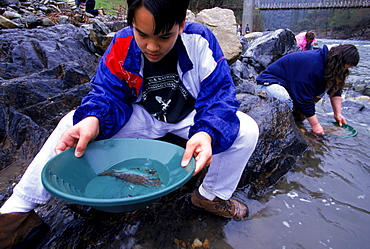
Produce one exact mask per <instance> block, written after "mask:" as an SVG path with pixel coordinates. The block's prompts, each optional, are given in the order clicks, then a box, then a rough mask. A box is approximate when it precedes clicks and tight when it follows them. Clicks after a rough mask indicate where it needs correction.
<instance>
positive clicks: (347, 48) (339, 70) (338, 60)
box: [326, 44, 360, 94]
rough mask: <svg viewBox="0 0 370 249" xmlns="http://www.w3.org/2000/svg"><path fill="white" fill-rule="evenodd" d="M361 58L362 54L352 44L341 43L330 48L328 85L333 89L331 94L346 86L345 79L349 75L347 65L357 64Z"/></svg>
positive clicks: (327, 70) (327, 69) (327, 71)
mask: <svg viewBox="0 0 370 249" xmlns="http://www.w3.org/2000/svg"><path fill="white" fill-rule="evenodd" d="M359 60H360V54H359V53H358V50H357V48H356V46H354V45H352V44H344V45H339V46H336V47H332V48H331V49H330V51H329V56H328V64H327V67H326V82H327V83H326V84H327V85H326V86H327V87H329V88H331V89H332V91H331V94H334V93H335V92H336V91H337V90H339V89H340V88H342V87H343V86H344V83H345V82H344V81H345V79H346V78H347V76H348V75H349V70H348V69H346V68H345V65H350V66H357V64H358V62H359Z"/></svg>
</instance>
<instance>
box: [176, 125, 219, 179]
mask: <svg viewBox="0 0 370 249" xmlns="http://www.w3.org/2000/svg"><path fill="white" fill-rule="evenodd" d="M211 142H212V138H211V136H210V135H208V133H207V132H204V131H201V132H198V133H196V134H194V135H193V136H192V137H191V138H190V139H189V140H188V142H187V143H186V148H185V152H184V156H183V157H182V161H181V166H182V167H186V166H187V165H188V164H189V162H190V160H191V158H192V156H194V158H195V172H194V174H193V175H196V174H197V173H198V172H199V171H201V170H202V169H203V168H204V167H205V166H208V165H209V164H210V163H211V162H212V144H211Z"/></svg>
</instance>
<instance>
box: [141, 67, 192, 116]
mask: <svg viewBox="0 0 370 249" xmlns="http://www.w3.org/2000/svg"><path fill="white" fill-rule="evenodd" d="M189 98H190V99H189ZM142 104H143V106H144V107H145V109H146V110H147V111H148V112H149V113H150V114H152V115H153V117H155V118H156V119H157V120H160V121H164V122H169V123H176V122H178V121H180V120H181V119H182V118H183V117H184V115H187V114H188V113H189V112H191V111H192V110H193V108H194V100H193V98H192V97H191V96H190V95H189V93H188V92H187V91H186V89H184V87H183V85H182V82H181V80H180V79H179V75H178V74H176V73H168V74H165V75H159V76H151V77H147V78H146V79H145V84H144V87H143V92H142Z"/></svg>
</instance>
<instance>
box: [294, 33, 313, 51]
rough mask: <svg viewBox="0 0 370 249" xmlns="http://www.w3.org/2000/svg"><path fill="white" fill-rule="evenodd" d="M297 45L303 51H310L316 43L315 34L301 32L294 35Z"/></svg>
mask: <svg viewBox="0 0 370 249" xmlns="http://www.w3.org/2000/svg"><path fill="white" fill-rule="evenodd" d="M295 39H296V40H297V45H298V46H299V47H300V48H301V49H302V50H303V51H305V50H312V49H313V46H314V45H315V44H316V43H317V41H316V38H315V33H314V32H313V31H307V32H302V33H299V34H298V35H296V37H295Z"/></svg>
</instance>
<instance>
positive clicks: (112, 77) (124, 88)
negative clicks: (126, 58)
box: [73, 39, 132, 139]
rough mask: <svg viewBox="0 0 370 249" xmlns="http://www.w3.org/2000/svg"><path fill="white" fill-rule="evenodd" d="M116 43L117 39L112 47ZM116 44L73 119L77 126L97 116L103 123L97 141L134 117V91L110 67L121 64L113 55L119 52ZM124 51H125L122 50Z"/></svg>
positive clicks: (101, 64) (107, 136) (108, 136)
mask: <svg viewBox="0 0 370 249" xmlns="http://www.w3.org/2000/svg"><path fill="white" fill-rule="evenodd" d="M114 42H115V39H113V42H112V44H114ZM112 44H111V45H110V47H109V48H108V49H107V51H106V53H105V54H104V56H103V57H102V59H101V60H100V62H99V65H98V68H97V72H96V75H95V76H94V77H93V78H92V80H91V82H90V83H91V85H92V88H93V89H92V90H91V91H90V92H89V94H88V95H87V96H86V97H85V98H84V99H83V100H82V103H81V105H80V106H79V107H78V108H77V109H76V111H75V114H74V117H73V122H74V124H76V123H78V122H79V121H81V120H82V119H84V118H85V117H88V116H95V117H97V118H98V119H99V122H100V134H99V136H98V137H97V139H106V138H110V137H112V136H113V135H114V134H116V133H117V132H118V131H119V130H120V129H121V128H122V127H123V126H124V124H125V123H126V122H127V120H128V119H129V118H130V116H131V114H132V105H131V100H130V99H131V97H130V96H132V94H131V89H130V88H129V87H128V85H127V83H126V81H125V80H123V79H120V78H119V77H118V76H117V75H116V74H115V72H114V71H112V66H109V65H112V64H114V63H116V62H117V63H118V62H119V61H120V58H119V55H115V56H111V55H112V53H114V52H115V51H113V49H112ZM121 49H122V50H124V48H122V47H121ZM112 58H113V59H112ZM112 60H113V61H112ZM116 68H119V66H118V65H117V66H116Z"/></svg>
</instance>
